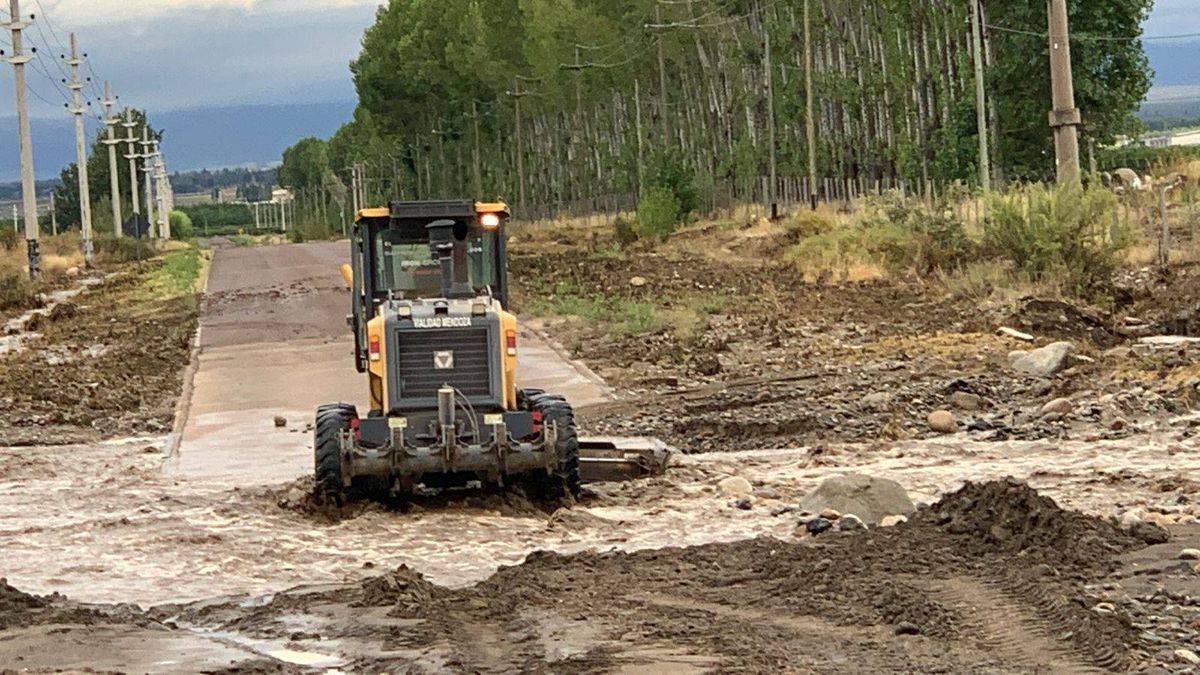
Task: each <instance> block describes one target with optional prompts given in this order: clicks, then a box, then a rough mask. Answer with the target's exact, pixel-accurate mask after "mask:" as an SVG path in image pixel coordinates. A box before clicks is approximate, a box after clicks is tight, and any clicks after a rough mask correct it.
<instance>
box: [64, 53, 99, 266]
mask: <svg viewBox="0 0 1200 675" xmlns="http://www.w3.org/2000/svg"><path fill="white" fill-rule="evenodd" d="M70 43H71V53H70V55H69V56H68V57H67V65H68V66H70V68H71V81H70V82H68V83H67V88H68V89H70V90H71V103H72V106H73V107H72V108H71V113H72V114H74V115H75V164H76V165H77V166H78V167H79V220H80V221H81V224H82V229H83V262H84V264H85V265H87V266H88V267H91V266H92V263H93V262H94V261H93V259H92V194H91V188H90V187H89V186H88V166H87V139H86V138H85V137H84V130H83V114H84V113H85V112H87V108H85V107H84V105H83V95H82V94H81V93H80V92H81V91H82V90H83V81H82V80H80V79H79V64H81V63H83V59H81V58H79V49H78V47H77V45H76V42H75V34H74V33H71V35H70Z"/></svg>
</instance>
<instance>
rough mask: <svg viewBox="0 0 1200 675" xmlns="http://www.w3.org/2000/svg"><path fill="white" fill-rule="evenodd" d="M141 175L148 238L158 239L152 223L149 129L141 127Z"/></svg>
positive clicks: (152, 198)
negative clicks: (143, 179)
mask: <svg viewBox="0 0 1200 675" xmlns="http://www.w3.org/2000/svg"><path fill="white" fill-rule="evenodd" d="M141 145H142V154H141V155H140V157H141V158H142V175H143V176H144V177H145V179H146V187H145V190H146V222H147V223H148V224H149V225H150V238H151V239H158V238H159V234H158V231H157V228H155V223H154V186H153V185H152V184H151V182H150V174H151V173H152V172H153V169H154V164H153V162H154V153H153V151H152V150H151V149H150V146H151V145H152V143H151V142H150V127H149V126H144V127H142V140H141Z"/></svg>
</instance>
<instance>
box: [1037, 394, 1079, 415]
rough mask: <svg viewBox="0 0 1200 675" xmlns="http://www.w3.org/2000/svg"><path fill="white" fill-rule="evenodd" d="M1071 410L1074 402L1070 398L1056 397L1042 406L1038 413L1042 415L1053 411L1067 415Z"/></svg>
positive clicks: (1073, 407)
mask: <svg viewBox="0 0 1200 675" xmlns="http://www.w3.org/2000/svg"><path fill="white" fill-rule="evenodd" d="M1073 410H1075V404H1074V403H1073V402H1072V401H1071V399H1069V398H1056V399H1054V400H1053V401H1050V402H1049V403H1047V404H1046V405H1044V406H1042V409H1041V412H1040V414H1041V416H1042V417H1045V416H1046V415H1051V414H1055V413H1057V414H1059V415H1069V414H1070V413H1071V411H1073Z"/></svg>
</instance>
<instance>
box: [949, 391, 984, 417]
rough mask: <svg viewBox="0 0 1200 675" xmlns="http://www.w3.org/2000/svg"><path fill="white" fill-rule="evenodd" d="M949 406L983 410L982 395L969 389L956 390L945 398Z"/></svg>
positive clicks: (968, 409)
mask: <svg viewBox="0 0 1200 675" xmlns="http://www.w3.org/2000/svg"><path fill="white" fill-rule="evenodd" d="M946 400H947V402H949V403H950V405H951V406H953V407H955V408H958V409H959V410H965V411H967V412H975V411H978V410H983V397H982V396H980V395H978V394H972V393H971V392H969V391H956V392H954V393H953V394H950V396H949V398H947V399H946Z"/></svg>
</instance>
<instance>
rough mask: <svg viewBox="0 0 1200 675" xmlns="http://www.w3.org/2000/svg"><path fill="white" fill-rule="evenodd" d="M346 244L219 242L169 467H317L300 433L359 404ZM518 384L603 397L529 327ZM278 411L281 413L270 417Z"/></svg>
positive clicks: (586, 399)
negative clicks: (326, 407)
mask: <svg viewBox="0 0 1200 675" xmlns="http://www.w3.org/2000/svg"><path fill="white" fill-rule="evenodd" d="M346 249H347V245H346V243H345V242H319V243H308V244H286V245H280V246H257V247H239V246H228V245H226V246H220V245H218V246H217V247H216V248H215V249H214V255H213V261H212V269H211V271H210V273H209V279H208V287H207V293H206V298H205V308H204V312H203V315H202V317H201V322H200V323H201V328H200V354H199V369H198V370H197V372H196V374H195V378H194V390H193V392H192V394H191V397H190V405H189V407H188V409H187V417H186V422H185V423H184V426H183V432H182V438H181V441H180V445H179V448H178V451H177V452H175V453H173V454H172V456H171V458H170V459H169V460H168V462H167V469H168V471H169V472H173V473H179V474H183V475H187V476H190V477H211V478H214V479H220V480H221V481H222V482H226V483H228V484H230V485H242V486H255V485H262V484H264V483H270V482H278V481H282V480H288V479H291V478H295V477H297V476H300V475H303V474H305V473H308V472H310V471H311V470H312V434H311V432H308V431H306V426H307V425H308V424H309V423H311V420H312V418H313V411H314V410H315V409H316V407H317V406H318V405H320V404H322V403H326V402H329V401H347V402H351V403H356V404H358V405H359V407H360V409H362V408H365V407H366V381H365V379H364V376H362V375H360V374H359V373H358V372H357V371H356V370H355V368H354V360H353V349H354V341H353V338H352V337H351V335H350V331H349V328H347V326H346V320H345V317H346V314H347V313H348V312H349V299H348V297H347V294H346V291H345V289H344V287H343V284H342V280H341V275H340V274H339V272H338V267H339V266H340V265H341V264H342V263H343V262H345V261H346V257H347V250H346ZM518 367H519V370H518V378H519V380H520V382H521V385H522V386H528V387H539V388H543V389H546V390H549V391H556V392H561V393H563V394H565V395H566V396H567V397H568V398H569V399H570V400H571V401H572V402H574V403H575V404H576V405H577V406H583V405H587V404H590V403H598V402H601V401H604V400H606V398H607V397H608V391H607V389H606V388H605V387H604V385H603V384H602V383H601V382H600V381H599V379H598V378H596V377H595V376H594V375H591V374H590V373H588V372H587V371H586V369H585V368H583V367H582V366H581V365H579V364H577V363H574V362H572V361H570V360H568V359H566V358H565V357H563V356H562V355H560V352H559V351H556V350H555V349H554V348H553V347H552V346H551V345H550V344H548V343H547V342H546V341H545V340H542V339H541V338H539V337H537V336H536V335H534V334H532V333H525V334H523V335H522V336H521V354H520V362H519V366H518ZM276 416H281V417H284V418H286V419H287V420H288V425H287V427H285V428H282V429H279V428H276V427H275V426H274V423H273V421H274V418H275V417H276Z"/></svg>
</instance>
